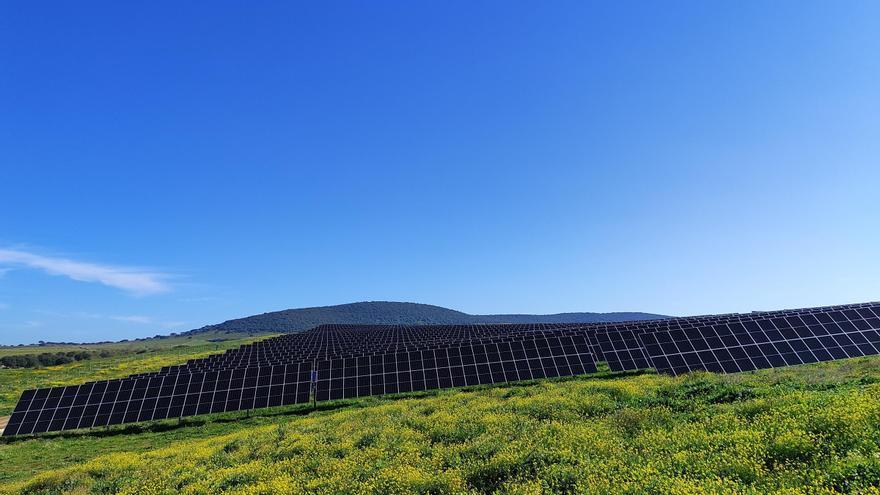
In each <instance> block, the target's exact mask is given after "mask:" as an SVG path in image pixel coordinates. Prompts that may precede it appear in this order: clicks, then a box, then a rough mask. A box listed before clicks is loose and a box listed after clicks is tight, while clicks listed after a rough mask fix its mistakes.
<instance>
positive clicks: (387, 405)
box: [0, 358, 880, 494]
mask: <svg viewBox="0 0 880 495" xmlns="http://www.w3.org/2000/svg"><path fill="white" fill-rule="evenodd" d="M878 380H880V358H861V359H856V360H846V361H838V362H833V363H822V364H817V365H809V366H798V367H792V368H786V369H781V370H767V371H760V372H755V373H747V374H740V375H728V376H720V375H712V374H696V375H691V376H687V377H675V378H673V377H667V376H661V375H654V374H643V375H630V376H621V377H613V376H604V377H579V378H572V379H562V380H548V381H541V382H537V383H526V384H517V385H509V386H498V387H482V388H475V389H464V390H452V391H439V392H432V393H421V394H410V395H406V396H398V397H385V398H369V399H360V400H352V401H339V402H335V403H327V404H323V405H322V406H321V407H320V408H319V409H318V410H317V411H312V410H311V409H310V408H308V407H302V406H296V407H288V408H275V409H272V410H265V411H263V412H260V413H257V414H255V415H254V416H252V417H250V418H244V417H243V415H242V414H241V413H236V414H223V415H214V416H209V417H202V418H196V419H191V420H189V421H187V422H185V423H184V424H182V425H178V424H176V423H175V422H157V423H152V424H144V425H136V426H129V427H127V428H116V429H110V430H107V431H104V430H97V431H92V432H76V433H65V434H55V435H47V436H43V437H37V438H23V439H11V440H3V441H0V465H2V466H3V467H4V469H3V470H2V472H0V492H2V493H16V494H56V493H96V494H104V493H137V494H149V493H161V494H177V493H182V494H200V493H205V494H207V493H244V494H283V493H327V494H330V493H333V494H350V493H376V494H390V493H424V494H428V493H433V494H439V493H499V494H538V493H578V494H580V493H596V494H599V493H656V494H665V493H755V494H758V493H780V494H782V493H785V494H795V493H813V494H821V493H873V494H878V493H880V491H878V489H877V486H878V484H880V383H877V382H878Z"/></svg>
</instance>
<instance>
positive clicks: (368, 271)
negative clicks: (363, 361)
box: [0, 1, 880, 343]
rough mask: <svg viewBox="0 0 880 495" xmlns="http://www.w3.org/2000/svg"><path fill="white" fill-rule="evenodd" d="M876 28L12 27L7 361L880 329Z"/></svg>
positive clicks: (0, 167) (0, 10) (558, 9)
mask: <svg viewBox="0 0 880 495" xmlns="http://www.w3.org/2000/svg"><path fill="white" fill-rule="evenodd" d="M878 53H880V2H876V1H865V2H850V1H843V2H825V1H820V2H808V1H791V2H783V1H780V2H704V1H697V2H685V1H672V2H610V1H608V2H584V1H572V2H510V1H498V2H473V1H453V2H434V1H429V2H387V3H386V2H351V3H346V2H257V3H254V2H179V1H177V2H147V3H138V4H133V3H131V2H48V3H47V2H27V1H8V2H3V3H2V4H0V275H2V276H0V343H19V342H32V341H36V340H40V339H42V340H75V341H89V340H97V339H118V338H124V337H138V336H147V335H154V334H156V333H160V332H168V331H181V330H188V329H191V328H196V327H199V326H202V325H204V324H208V323H216V322H220V321H223V320H225V319H229V318H234V317H239V316H245V315H250V314H254V313H260V312H265V311H272V310H279V309H284V308H290V307H302V306H314V305H329V304H338V303H345V302H351V301H358V300H401V301H416V302H424V303H431V304H437V305H442V306H447V307H451V308H455V309H459V310H462V311H467V312H471V313H501V312H527V313H552V312H563V311H649V312H658V313H667V314H677V315H684V314H700V313H713V312H730V311H748V310H752V309H776V308H782V307H799V306H810V305H822V304H832V303H844V302H857V301H868V300H877V299H880V256H878V254H880V233H878V232H880V229H878V226H880V215H878V214H880V196H878V190H880V56H878Z"/></svg>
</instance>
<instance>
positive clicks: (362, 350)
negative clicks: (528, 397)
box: [3, 303, 880, 436]
mask: <svg viewBox="0 0 880 495" xmlns="http://www.w3.org/2000/svg"><path fill="white" fill-rule="evenodd" d="M878 351H880V304H878V303H864V304H852V305H845V306H829V307H821V308H806V309H795V310H782V311H769V312H768V311H765V312H753V313H747V314H726V315H706V316H692V317H685V318H668V319H662V320H646V321H633V322H622V323H597V324H565V323H555V324H509V325H504V324H492V325H425V326H405V325H320V326H318V327H315V328H313V329H311V330H309V331H307V332H302V333H297V334H286V335H281V336H278V337H274V338H270V339H266V340H263V341H259V342H255V343H253V344H248V345H243V346H241V347H239V348H236V349H230V350H228V351H226V352H223V353H219V354H215V355H211V356H208V357H206V358H201V359H192V360H189V361H187V362H186V363H184V364H181V365H176V366H167V367H164V368H162V369H161V370H159V371H156V372H150V373H139V374H135V375H131V376H128V377H125V378H120V379H114V380H105V381H98V382H88V383H84V384H79V385H70V386H65V387H54V388H43V389H37V390H26V391H24V392H23V393H22V395H21V397H20V398H19V401H18V403H17V404H16V406H15V409H14V411H13V413H12V416H11V417H10V420H9V423H8V425H7V427H6V429H5V430H4V432H3V435H4V436H11V435H25V434H32V433H43V432H50V431H65V430H73V429H82V428H93V427H102V426H109V425H117V424H129V423H135V422H141V421H151V420H157V419H168V418H184V417H189V416H195V415H201V414H212V413H220V412H230V411H242V410H250V409H258V408H266V407H275V406H284V405H290V404H302V403H306V402H308V401H309V400H310V399H314V400H316V401H325V400H338V399H347V398H354V397H363V396H373V395H385V394H397V393H406V392H412V391H421V390H434V389H443V388H451V387H462V386H473V385H486V384H497V383H508V382H514V381H520V380H532V379H541V378H548V377H557V376H573V375H580V374H585V373H593V372H595V371H596V362H597V361H605V362H607V363H608V366H609V368H610V369H611V370H612V371H628V370H640V369H647V368H652V367H653V368H656V369H657V371H659V372H662V373H670V374H681V373H687V372H690V371H695V370H707V371H714V372H720V373H735V372H742V371H750V370H754V369H761V368H773V367H780V366H791V365H796V364H803V363H811V362H817V361H828V360H834V359H844V358H848V357H857V356H864V355H871V354H878ZM313 372H314V373H315V374H316V380H315V383H314V396H313V395H312V391H313V383H312V373H313Z"/></svg>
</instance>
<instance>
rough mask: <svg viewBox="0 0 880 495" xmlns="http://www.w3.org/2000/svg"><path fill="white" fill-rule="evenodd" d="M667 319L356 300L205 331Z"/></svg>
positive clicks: (204, 329) (645, 315)
mask: <svg viewBox="0 0 880 495" xmlns="http://www.w3.org/2000/svg"><path fill="white" fill-rule="evenodd" d="M657 318H666V316H663V315H656V314H650V313H560V314H553V315H524V314H514V315H471V314H467V313H462V312H461V311H455V310H452V309H447V308H442V307H440V306H432V305H430V304H417V303H407V302H388V301H373V302H356V303H351V304H340V305H338V306H321V307H315V308H300V309H286V310H283V311H273V312H271V313H263V314H260V315H255V316H248V317H246V318H237V319H234V320H228V321H225V322H223V323H219V324H216V325H208V326H205V327H202V328H199V329H196V330H192V331H190V332H187V334H193V333H202V332H214V331H216V332H224V333H248V334H258V333H267V332H272V333H277V332H301V331H304V330H308V329H310V328H312V327H315V326H317V325H321V324H325V323H358V324H362V325H370V324H372V325H382V324H401V325H456V324H459V325H461V324H470V323H540V322H543V323H596V322H613V321H626V320H647V319H657Z"/></svg>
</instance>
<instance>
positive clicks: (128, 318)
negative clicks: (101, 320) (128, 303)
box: [107, 315, 156, 325]
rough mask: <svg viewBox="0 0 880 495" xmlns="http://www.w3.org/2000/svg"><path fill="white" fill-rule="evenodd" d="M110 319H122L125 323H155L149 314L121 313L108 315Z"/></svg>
mask: <svg viewBox="0 0 880 495" xmlns="http://www.w3.org/2000/svg"><path fill="white" fill-rule="evenodd" d="M107 318H110V319H111V320H116V321H122V322H125V323H140V324H143V325H151V324H153V323H156V320H154V319H153V318H151V317H149V316H142V315H121V316H108V317H107Z"/></svg>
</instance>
